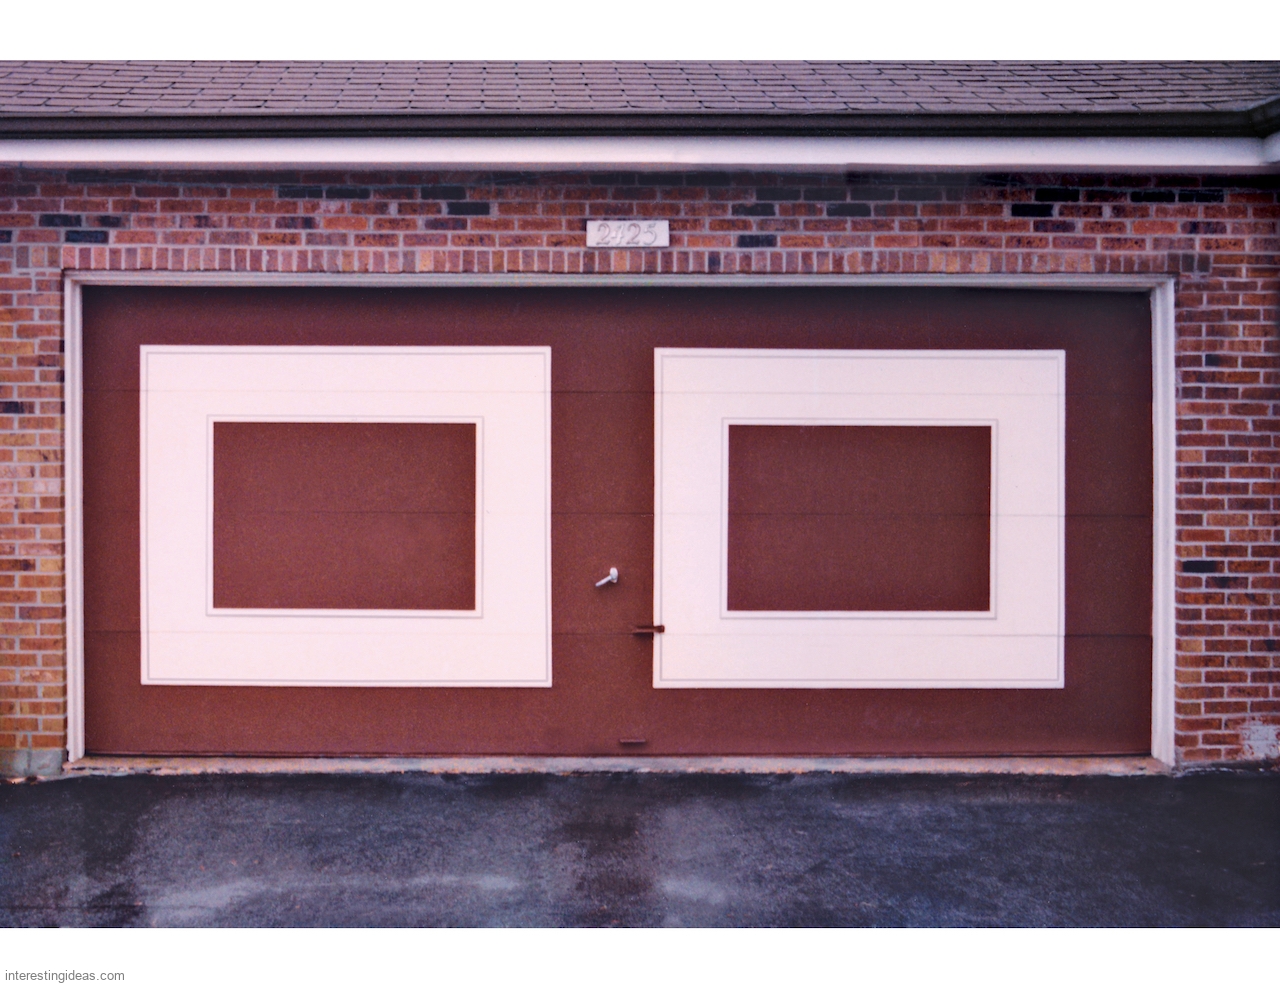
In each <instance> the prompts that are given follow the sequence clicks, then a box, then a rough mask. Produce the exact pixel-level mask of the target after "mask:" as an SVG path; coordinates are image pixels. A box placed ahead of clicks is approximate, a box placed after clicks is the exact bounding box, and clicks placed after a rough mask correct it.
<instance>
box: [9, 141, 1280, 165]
mask: <svg viewBox="0 0 1280 988" xmlns="http://www.w3.org/2000/svg"><path fill="white" fill-rule="evenodd" d="M0 163H2V164H8V165H18V166H22V167H29V168H85V167H103V168H115V167H122V166H132V167H139V166H147V167H163V168H217V169H228V168H231V169H235V168H246V169H258V168H277V167H281V168H330V169H331V168H365V167H370V166H373V167H403V168H414V169H448V170H457V171H464V170H479V171H490V170H517V171H582V170H600V169H605V170H613V169H636V170H645V171H685V170H735V171H736V170H747V171H752V170H769V171H788V170H795V171H833V172H835V171H846V170H886V171H892V170H895V169H903V170H918V169H928V170H934V171H947V170H950V171H1021V170H1032V171H1077V170H1097V171H1122V172H1123V171H1131V172H1152V171H1174V172H1176V171H1194V172H1277V171H1280V133H1276V134H1272V135H1270V136H1269V137H1267V138H1265V139H1263V138H1257V137H1227V138H1205V137H1132V138H1111V137H1011V138H1006V137H686V136H680V137H299V138H175V139H150V138H148V139H137V140H133V139H116V138H102V139H71V140H0Z"/></svg>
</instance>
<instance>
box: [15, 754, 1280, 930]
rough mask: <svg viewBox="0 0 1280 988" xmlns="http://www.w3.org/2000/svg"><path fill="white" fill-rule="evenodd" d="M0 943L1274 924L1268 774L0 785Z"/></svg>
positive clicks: (1279, 804) (1278, 835)
mask: <svg viewBox="0 0 1280 988" xmlns="http://www.w3.org/2000/svg"><path fill="white" fill-rule="evenodd" d="M0 924H3V925H7V926H1063V925H1067V926H1116V925H1119V926H1238V925H1246V926H1277V925H1280V774H1278V773H1275V772H1270V773H1265V772H1234V773H1207V774H1197V775H1187V776H1182V777H1164V778H1159V777H1156V778H1151V777H1148V778H1101V777H1052V776H1049V777H1046V776H1039V777H1027V776H869V775H829V774H809V775H795V776H778V775H661V774H631V775H629V774H613V775H607V774H601V775H576V776H554V775H446V776H441V775H429V774H415V773H407V774H400V775H367V776H350V775H347V776H337V775H204V776H132V777H119V778H102V777H99V778H74V779H63V780H55V781H49V782H42V783H38V784H17V785H6V786H0Z"/></svg>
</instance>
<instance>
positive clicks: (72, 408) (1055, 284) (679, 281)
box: [63, 271, 1177, 771]
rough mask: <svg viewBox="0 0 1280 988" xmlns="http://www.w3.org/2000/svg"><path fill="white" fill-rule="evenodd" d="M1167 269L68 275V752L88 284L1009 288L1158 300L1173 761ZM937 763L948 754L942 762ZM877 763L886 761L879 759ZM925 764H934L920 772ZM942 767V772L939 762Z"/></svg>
mask: <svg viewBox="0 0 1280 988" xmlns="http://www.w3.org/2000/svg"><path fill="white" fill-rule="evenodd" d="M1176 284H1177V278H1176V277H1175V276H1171V275H1141V274H1139V275H1132V274H1129V275H1126V274H1121V275H1092V274H1028V275H1017V274H908V275H881V274H871V275H841V274H830V275H785V274H783V275H697V274H675V275H663V274H634V275H632V274H610V275H573V274H532V275H530V274H427V273H423V274H391V275H388V274H365V273H349V274H331V273H318V274H310V273H306V274H290V273H275V272H232V271H207V272H206V271H180V272H172V271H68V272H66V273H65V275H64V286H63V290H64V299H63V302H64V304H63V332H64V341H65V351H66V353H65V385H64V388H65V390H64V395H65V398H66V404H65V407H66V426H65V428H66V447H65V448H66V481H65V483H66V487H65V493H66V523H67V527H66V533H67V534H66V540H67V541H66V592H67V754H68V758H69V759H70V761H71V762H73V763H74V762H77V761H78V760H80V759H82V758H83V757H84V549H83V532H84V528H83V525H84V517H83V503H82V498H83V431H82V426H83V419H82V408H83V393H82V392H83V363H82V361H83V352H82V343H83V337H82V326H83V320H82V308H81V290H82V288H83V286H85V285H120V286H126V285H127V286H152V285H154V286H171V287H216V286H234V287H246V288H248V287H261V288H272V287H288V286H295V287H296V286H316V287H320V286H327V287H334V286H338V287H350V288H360V287H388V286H397V287H404V288H428V287H442V288H444V287H467V288H479V287H531V288H532V287H561V288H570V287H579V288H587V287H591V288H600V287H610V288H625V287H632V288H639V287H659V286H665V287H682V288H699V287H702V288H733V287H778V288H796V287H830V288H838V287H862V288H874V287H883V288H902V287H918V288H1013V289H1023V290H1035V289H1040V290H1060V291H1071V290H1074V291H1100V290H1101V291H1128V292H1134V291H1144V292H1146V293H1148V295H1149V296H1150V301H1151V339H1152V353H1151V361H1152V437H1153V444H1154V445H1153V473H1154V478H1153V480H1154V483H1153V492H1152V493H1153V506H1152V516H1153V517H1152V522H1153V541H1152V546H1153V552H1152V566H1153V576H1152V615H1151V617H1152V626H1151V632H1152V679H1151V754H1152V756H1153V757H1154V758H1156V759H1157V760H1159V761H1160V762H1162V763H1164V764H1167V765H1172V764H1173V763H1174V761H1175V752H1174V720H1173V712H1174V666H1175V644H1176V639H1175V628H1174V582H1175V581H1174V573H1175V565H1176V555H1175V539H1176V528H1175V522H1174V507H1175V503H1174V493H1175V482H1176V466H1175V441H1176V435H1175V404H1176V380H1175V371H1174V342H1175V341H1174V289H1175V286H1176ZM939 761H941V760H939ZM880 764H881V765H883V764H885V763H884V762H883V761H881V762H880ZM920 771H928V770H926V769H920ZM939 771H941V769H939Z"/></svg>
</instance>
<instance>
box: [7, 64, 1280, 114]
mask: <svg viewBox="0 0 1280 988" xmlns="http://www.w3.org/2000/svg"><path fill="white" fill-rule="evenodd" d="M1277 98H1280V61H1276V62H1225V61H1217V62H1173V61H1171V62H758V61H755V62H163V61H154V62H152V61H129V62H34V61H26V62H22V61H7V62H0V122H3V121H4V120H6V119H8V120H12V119H13V118H17V117H21V118H24V119H25V120H28V121H31V122H32V125H33V126H38V124H39V121H41V120H43V121H46V122H47V123H52V122H53V121H55V120H64V121H66V122H67V123H68V124H70V123H71V122H72V121H74V120H77V119H79V120H85V119H86V118H95V119H98V120H102V119H103V118H107V119H109V118H121V119H129V120H134V121H146V120H157V119H160V118H169V119H179V120H180V119H181V118H193V117H202V118H224V119H228V120H229V119H231V118H247V119H250V120H252V119H255V118H264V117H287V116H294V117H321V118H331V119H336V118H341V117H345V116H357V115H358V116H363V117H379V116H385V117H397V118H403V117H418V118H438V119H442V120H448V119H450V118H462V117H478V118H484V117H485V116H504V115H535V116H539V117H549V118H557V117H560V118H568V117H583V118H592V117H600V116H602V115H608V116H610V117H612V118H618V119H620V120H622V121H624V126H625V120H626V119H627V118H640V117H644V118H647V119H656V118H662V117H674V116H684V117H692V118H698V117H704V118H710V117H717V116H724V115H730V116H735V115H736V116H740V117H746V116H750V117H753V118H769V119H775V120H781V119H784V118H803V117H814V116H823V117H833V116H835V117H842V118H846V119H849V120H856V119H857V118H860V117H881V116H899V117H924V118H928V117H931V116H932V117H940V116H951V117H958V116H970V117H986V118H988V119H993V118H998V117H1001V116H1003V115H1009V114H1015V115H1032V114H1036V115H1049V116H1055V117H1062V116H1068V117H1075V118H1081V117H1083V118H1086V119H1087V118H1089V117H1095V118H1100V117H1101V116H1102V115H1106V114H1110V115H1115V114H1129V115H1134V114H1137V115H1152V114H1164V115H1171V114H1172V115H1191V114H1210V115H1212V114H1216V115H1219V116H1221V115H1223V114H1236V115H1240V114H1248V113H1250V112H1253V113H1254V114H1255V115H1256V113H1257V111H1258V108H1259V107H1262V106H1264V105H1266V104H1268V103H1274V102H1275V101H1276V100H1277ZM1270 117H1271V114H1268V119H1270ZM693 123H694V125H695V126H696V120H695V121H694V122H693Z"/></svg>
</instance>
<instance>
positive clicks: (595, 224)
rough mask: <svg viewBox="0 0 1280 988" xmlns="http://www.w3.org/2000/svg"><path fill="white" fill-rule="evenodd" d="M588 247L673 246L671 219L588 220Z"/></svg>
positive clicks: (640, 247) (635, 247) (634, 247)
mask: <svg viewBox="0 0 1280 988" xmlns="http://www.w3.org/2000/svg"><path fill="white" fill-rule="evenodd" d="M587 246H588V247H621V248H624V249H625V248H633V249H637V248H638V249H643V248H645V247H669V246H671V221H670V220H587Z"/></svg>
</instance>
